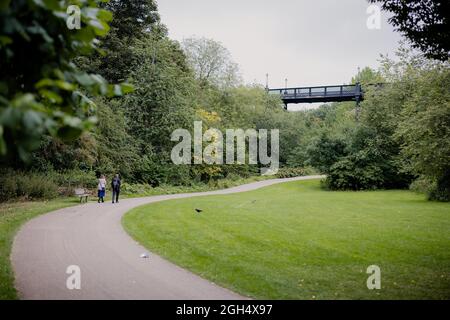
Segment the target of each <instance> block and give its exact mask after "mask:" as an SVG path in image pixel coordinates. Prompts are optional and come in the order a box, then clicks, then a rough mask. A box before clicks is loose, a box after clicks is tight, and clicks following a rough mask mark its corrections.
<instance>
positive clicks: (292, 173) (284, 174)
mask: <svg viewBox="0 0 450 320" xmlns="http://www.w3.org/2000/svg"><path fill="white" fill-rule="evenodd" d="M312 171H313V170H312V169H310V168H280V169H279V170H278V172H277V174H276V175H275V176H276V177H277V178H294V177H302V176H306V175H308V174H311V173H312Z"/></svg>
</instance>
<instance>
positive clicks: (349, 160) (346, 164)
mask: <svg viewBox="0 0 450 320" xmlns="http://www.w3.org/2000/svg"><path fill="white" fill-rule="evenodd" d="M382 177H383V174H382V170H381V169H380V168H379V167H378V166H376V165H374V164H363V163H361V162H360V161H358V159H357V158H356V157H354V156H349V157H346V158H344V159H342V160H340V161H338V162H336V163H335V164H334V165H332V166H331V168H330V171H329V172H328V175H327V178H326V180H325V186H326V187H327V188H328V189H330V190H363V189H377V188H380V187H382V185H383V178H382Z"/></svg>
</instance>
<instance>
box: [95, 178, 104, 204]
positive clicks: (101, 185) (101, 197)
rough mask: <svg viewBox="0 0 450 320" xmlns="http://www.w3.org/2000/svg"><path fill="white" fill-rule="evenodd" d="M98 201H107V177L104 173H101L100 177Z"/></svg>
mask: <svg viewBox="0 0 450 320" xmlns="http://www.w3.org/2000/svg"><path fill="white" fill-rule="evenodd" d="M97 190H98V203H100V201H101V202H105V193H106V178H105V176H104V175H101V176H100V178H99V179H98V188H97Z"/></svg>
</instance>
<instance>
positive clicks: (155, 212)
mask: <svg viewBox="0 0 450 320" xmlns="http://www.w3.org/2000/svg"><path fill="white" fill-rule="evenodd" d="M195 208H200V209H202V210H203V211H202V212H201V213H200V214H197V213H196V212H195V210H194V209H195ZM123 223H124V226H125V228H126V230H127V231H128V232H129V233H130V234H131V235H132V236H133V237H134V238H135V239H136V240H138V241H139V242H140V243H142V244H143V245H145V246H146V247H147V248H149V250H151V251H153V252H155V253H158V254H160V255H162V256H164V257H166V258H168V259H169V260H171V261H173V262H174V263H176V264H177V265H180V266H182V267H185V268H188V269H190V270H192V271H193V272H195V273H197V274H199V275H201V276H203V277H205V278H207V279H209V280H211V281H214V282H216V283H218V284H221V285H223V286H226V287H228V288H230V289H232V290H235V291H237V292H239V293H242V294H244V295H248V296H251V297H255V298H263V299H449V298H450V272H449V270H450V204H446V203H435V202H429V201H426V200H425V198H424V196H423V195H419V194H415V193H413V192H410V191H396V190H393V191H370V192H328V191H323V190H321V189H320V186H319V181H317V180H314V181H301V182H291V183H285V184H280V185H275V186H271V187H267V188H264V189H260V190H256V191H251V192H246V193H241V194H233V195H221V196H210V197H201V198H191V199H179V200H171V201H165V202H160V203H154V204H151V205H146V206H143V207H140V208H136V209H134V210H132V211H131V212H130V213H129V214H127V215H126V216H125V217H124V220H123ZM374 264H375V265H378V266H379V267H380V268H381V279H382V282H381V286H382V287H381V290H368V289H367V286H366V281H367V278H368V276H369V275H368V274H367V273H366V269H367V267H368V266H370V265H374Z"/></svg>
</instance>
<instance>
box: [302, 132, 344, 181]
mask: <svg viewBox="0 0 450 320" xmlns="http://www.w3.org/2000/svg"><path fill="white" fill-rule="evenodd" d="M346 147H347V145H346V142H345V141H344V140H343V139H340V138H333V137H330V136H329V135H328V134H326V133H322V134H321V135H320V137H318V138H315V139H313V140H312V141H311V143H310V145H309V146H308V149H307V154H308V162H309V163H310V164H311V165H313V166H314V167H315V168H317V169H319V170H320V171H321V172H324V173H328V172H329V169H330V167H331V166H332V165H333V164H334V163H335V162H336V161H338V159H339V158H341V157H343V156H345V155H346V154H347V151H346Z"/></svg>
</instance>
